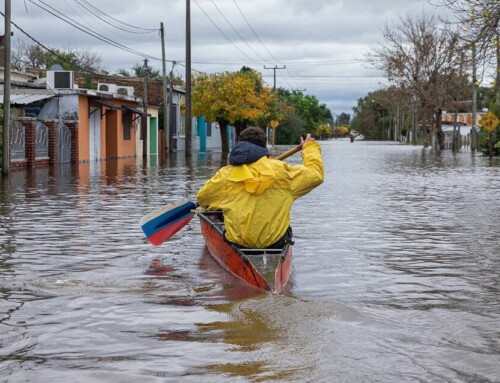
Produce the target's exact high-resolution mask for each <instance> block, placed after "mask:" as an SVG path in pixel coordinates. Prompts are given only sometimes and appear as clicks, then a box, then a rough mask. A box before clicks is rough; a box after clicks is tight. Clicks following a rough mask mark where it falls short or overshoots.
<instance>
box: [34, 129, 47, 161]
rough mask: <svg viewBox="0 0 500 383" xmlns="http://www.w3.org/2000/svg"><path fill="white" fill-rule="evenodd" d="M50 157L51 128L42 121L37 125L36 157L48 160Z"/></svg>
mask: <svg viewBox="0 0 500 383" xmlns="http://www.w3.org/2000/svg"><path fill="white" fill-rule="evenodd" d="M48 156H49V128H47V127H46V126H45V125H44V124H42V123H41V122H40V121H37V122H36V125H35V157H36V158H47V157H48Z"/></svg>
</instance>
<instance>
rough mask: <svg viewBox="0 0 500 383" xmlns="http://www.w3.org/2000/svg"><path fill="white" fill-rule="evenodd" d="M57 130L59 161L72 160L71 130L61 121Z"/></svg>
mask: <svg viewBox="0 0 500 383" xmlns="http://www.w3.org/2000/svg"><path fill="white" fill-rule="evenodd" d="M57 131H58V134H57V162H59V163H61V162H71V130H70V129H69V128H68V127H67V126H66V125H64V124H63V123H62V122H60V123H59V124H58V125H57Z"/></svg>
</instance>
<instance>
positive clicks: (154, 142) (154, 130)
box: [149, 117, 158, 156]
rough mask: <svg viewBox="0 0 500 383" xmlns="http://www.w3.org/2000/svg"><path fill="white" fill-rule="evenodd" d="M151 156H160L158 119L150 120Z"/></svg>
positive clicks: (152, 118)
mask: <svg viewBox="0 0 500 383" xmlns="http://www.w3.org/2000/svg"><path fill="white" fill-rule="evenodd" d="M149 155H154V156H156V155H158V119H157V118H156V117H151V118H150V119H149Z"/></svg>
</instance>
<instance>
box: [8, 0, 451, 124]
mask: <svg viewBox="0 0 500 383" xmlns="http://www.w3.org/2000/svg"><path fill="white" fill-rule="evenodd" d="M41 7H43V8H45V10H44V9H42V8H41ZM48 11H50V12H48ZM436 11H437V10H436V9H435V8H433V7H431V6H430V5H429V4H428V2H427V0H345V1H340V0H191V46H192V48H191V56H192V59H191V60H192V68H193V70H197V71H201V72H221V71H226V70H229V71H237V70H239V69H240V68H241V67H242V66H243V65H245V66H248V67H251V68H254V69H256V70H258V71H260V72H261V73H262V74H263V76H264V80H265V81H266V83H267V84H268V85H269V86H271V87H272V86H273V83H274V81H273V70H272V69H265V67H274V66H278V67H280V68H282V67H283V66H286V68H285V69H277V70H276V86H277V87H284V88H287V89H290V90H293V89H297V90H301V91H303V92H304V93H306V94H311V95H314V96H316V97H317V98H318V99H319V101H320V102H321V103H324V104H326V105H327V106H328V107H329V108H330V110H331V111H332V113H334V114H336V115H338V114H340V113H341V112H346V113H351V115H352V107H353V106H355V105H356V100H357V99H358V98H359V97H363V96H365V95H366V94H367V93H368V92H370V91H373V90H376V89H379V88H381V87H384V86H386V85H387V82H386V80H385V78H384V76H383V74H382V73H380V72H378V71H377V70H375V69H373V68H371V67H370V66H369V64H368V63H367V61H366V57H367V52H369V50H370V49H371V48H373V47H374V46H375V45H376V44H377V42H380V41H382V40H381V37H380V36H381V32H380V31H381V29H382V27H383V26H384V24H385V23H388V22H389V23H390V22H392V21H395V20H397V18H398V15H406V14H414V15H419V14H421V13H422V12H425V13H429V14H430V13H436ZM441 12H442V11H441ZM51 13H52V14H51ZM55 15H57V16H58V17H59V18H58V17H56V16H55ZM185 16H186V0H142V1H137V0H135V1H132V0H13V1H12V21H13V22H15V23H16V24H17V25H19V26H20V27H21V28H23V30H24V31H25V32H27V33H28V34H30V35H31V36H32V37H34V38H35V39H37V40H38V41H39V42H40V43H42V44H44V45H46V46H49V47H51V48H59V49H63V48H65V47H70V48H78V49H88V50H91V51H93V52H96V53H99V54H100V55H101V57H102V58H103V61H104V63H103V64H104V67H105V68H106V69H107V70H108V71H110V72H111V73H114V72H116V71H117V70H118V69H120V68H124V69H130V68H131V67H132V66H134V65H135V64H138V63H141V64H142V63H143V61H144V55H145V56H151V57H150V58H149V63H150V65H151V66H153V67H155V68H158V69H160V70H161V55H162V53H161V42H160V35H159V32H158V30H159V27H160V22H163V23H164V25H165V46H166V59H167V60H168V62H167V72H169V71H170V69H171V67H172V64H171V62H172V61H174V60H175V61H178V62H180V63H181V65H177V66H176V67H175V72H176V73H177V74H179V75H182V77H183V78H185V68H184V67H183V66H182V64H185V60H186V58H185V36H186V33H185V31H186V27H185V20H186V17H185ZM61 18H62V19H65V20H68V21H69V22H71V23H72V24H75V25H77V26H78V28H79V29H78V28H77V27H75V26H71V25H70V24H68V23H66V22H64V21H62V20H61ZM12 31H13V32H14V39H18V38H22V39H26V36H24V35H23V34H22V33H21V32H20V31H19V30H18V29H16V27H12ZM86 32H87V33H86ZM89 33H92V34H95V35H97V36H98V37H99V38H100V39H101V40H99V39H98V38H96V37H94V36H91V35H90V34H89ZM102 40H106V41H108V42H105V41H102ZM109 40H111V41H112V42H113V43H116V44H115V45H117V44H119V45H120V46H122V47H123V48H121V49H120V48H117V47H114V46H113V45H111V43H109ZM130 51H133V52H130ZM141 54H142V55H143V56H141Z"/></svg>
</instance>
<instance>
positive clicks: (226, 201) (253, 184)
mask: <svg viewBox="0 0 500 383" xmlns="http://www.w3.org/2000/svg"><path fill="white" fill-rule="evenodd" d="M266 143H267V138H266V135H265V133H264V131H263V130H262V129H260V128H254V127H251V128H247V129H245V130H243V131H242V132H241V133H240V135H239V137H238V143H237V144H236V145H235V146H234V148H233V150H232V151H231V153H230V155H229V165H227V166H224V167H222V168H221V169H219V170H218V171H217V173H216V174H215V175H214V176H213V177H212V178H211V179H210V180H208V181H207V183H206V184H205V185H204V186H203V187H202V188H201V189H200V190H199V192H198V195H197V202H198V204H199V205H200V206H201V207H203V208H205V209H207V210H222V212H223V214H224V225H225V227H226V232H225V236H226V240H228V241H230V242H233V243H236V244H237V245H240V246H243V247H247V248H255V249H264V248H273V247H276V248H279V247H282V245H283V244H284V242H285V241H288V242H289V243H292V230H291V228H290V209H291V207H292V204H293V202H294V201H295V200H296V199H297V198H299V197H302V196H303V195H305V194H307V193H309V192H310V191H311V190H313V189H314V188H315V187H316V186H318V185H320V184H321V183H322V182H323V178H324V172H323V161H322V159H321V147H320V145H319V144H318V143H317V142H316V141H315V140H314V138H312V137H311V135H310V134H307V136H306V138H305V139H304V138H302V137H301V143H302V165H293V166H291V165H288V164H286V163H285V162H283V161H280V160H277V159H273V158H270V157H269V152H268V151H267V147H266Z"/></svg>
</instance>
